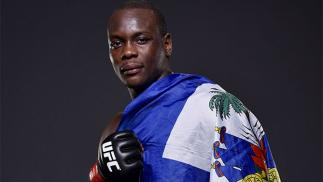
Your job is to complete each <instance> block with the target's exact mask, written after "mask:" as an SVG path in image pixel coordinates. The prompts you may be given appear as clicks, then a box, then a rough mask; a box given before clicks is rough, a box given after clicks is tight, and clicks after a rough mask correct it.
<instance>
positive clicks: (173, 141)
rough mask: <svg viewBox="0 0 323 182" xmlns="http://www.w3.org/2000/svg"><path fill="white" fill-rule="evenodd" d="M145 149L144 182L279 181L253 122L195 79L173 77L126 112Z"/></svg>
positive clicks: (127, 124)
mask: <svg viewBox="0 0 323 182" xmlns="http://www.w3.org/2000/svg"><path fill="white" fill-rule="evenodd" d="M126 129H130V130H132V131H134V132H135V133H136V135H137V137H138V139H139V140H140V141H141V143H142V145H143V148H144V156H143V158H144V170H143V174H142V178H141V181H142V182H167V181H169V182H209V181H212V182H215V181H230V182H231V181H250V180H254V181H259V180H260V181H280V180H279V176H278V172H277V170H276V167H275V163H274V161H273V158H272V155H271V152H270V149H269V145H268V141H267V138H266V136H265V133H264V131H263V129H262V127H261V125H260V123H259V121H258V120H257V118H256V117H255V116H254V115H253V114H252V113H251V112H250V111H249V110H248V109H247V108H246V107H245V106H244V105H243V104H242V103H241V102H240V101H239V100H238V99H237V98H236V97H234V96H233V95H231V94H230V93H227V92H225V91H224V90H223V89H222V88H221V87H220V86H219V85H217V84H214V83H213V82H212V81H210V80H208V79H206V78H204V77H202V76H198V75H191V74H171V75H169V76H166V77H164V78H162V79H160V80H158V81H156V82H155V83H153V84H152V85H151V86H150V87H149V88H147V89H146V90H145V91H144V92H143V93H141V94H140V95H139V96H138V97H136V98H135V99H134V100H132V102H131V103H130V104H129V105H128V106H127V107H126V108H125V110H124V112H123V114H122V119H121V122H120V124H119V127H118V131H123V130H126Z"/></svg>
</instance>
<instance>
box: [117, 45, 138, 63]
mask: <svg viewBox="0 0 323 182" xmlns="http://www.w3.org/2000/svg"><path fill="white" fill-rule="evenodd" d="M137 56H138V52H137V48H136V46H135V45H133V43H131V42H127V43H126V45H125V46H124V48H123V52H122V57H121V59H122V60H126V59H131V58H134V57H137Z"/></svg>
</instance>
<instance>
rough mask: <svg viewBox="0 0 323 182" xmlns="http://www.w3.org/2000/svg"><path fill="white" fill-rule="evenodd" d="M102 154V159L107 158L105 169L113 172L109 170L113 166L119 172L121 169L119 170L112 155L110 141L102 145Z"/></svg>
mask: <svg viewBox="0 0 323 182" xmlns="http://www.w3.org/2000/svg"><path fill="white" fill-rule="evenodd" d="M102 152H103V157H104V158H108V161H109V162H107V167H108V169H109V171H110V172H113V171H112V169H111V167H112V166H115V167H116V168H117V169H118V170H119V171H120V170H121V169H120V166H119V163H118V162H117V161H116V156H115V155H114V152H113V148H112V142H111V141H108V142H105V143H103V144H102Z"/></svg>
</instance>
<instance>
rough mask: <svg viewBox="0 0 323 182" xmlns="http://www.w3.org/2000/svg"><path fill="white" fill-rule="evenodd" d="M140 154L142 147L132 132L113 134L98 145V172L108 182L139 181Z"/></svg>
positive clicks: (141, 165)
mask: <svg viewBox="0 0 323 182" xmlns="http://www.w3.org/2000/svg"><path fill="white" fill-rule="evenodd" d="M142 153H143V150H142V146H141V144H140V142H139V140H138V139H137V137H136V136H135V134H134V133H133V132H132V131H123V132H115V133H113V134H111V135H109V136H108V137H107V138H105V139H104V140H103V141H102V143H100V146H99V155H98V156H99V159H98V168H99V172H100V174H101V175H102V177H103V178H104V179H105V180H106V181H109V182H113V181H122V182H127V181H131V182H135V181H139V180H140V174H141V171H142V169H143V162H142Z"/></svg>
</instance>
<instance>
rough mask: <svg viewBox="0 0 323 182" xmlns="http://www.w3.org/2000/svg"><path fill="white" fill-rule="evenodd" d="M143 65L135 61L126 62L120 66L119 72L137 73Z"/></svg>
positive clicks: (124, 73)
mask: <svg viewBox="0 0 323 182" xmlns="http://www.w3.org/2000/svg"><path fill="white" fill-rule="evenodd" d="M143 67H144V65H143V64H140V63H135V62H126V63H124V64H122V65H121V66H120V73H121V74H123V75H127V76H129V75H134V74H137V73H138V72H139V71H140V69H141V68H143Z"/></svg>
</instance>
